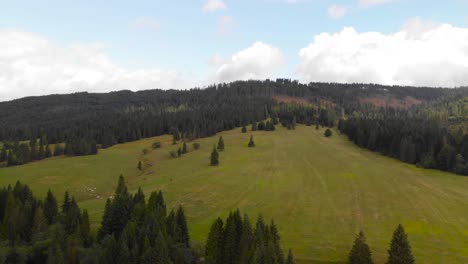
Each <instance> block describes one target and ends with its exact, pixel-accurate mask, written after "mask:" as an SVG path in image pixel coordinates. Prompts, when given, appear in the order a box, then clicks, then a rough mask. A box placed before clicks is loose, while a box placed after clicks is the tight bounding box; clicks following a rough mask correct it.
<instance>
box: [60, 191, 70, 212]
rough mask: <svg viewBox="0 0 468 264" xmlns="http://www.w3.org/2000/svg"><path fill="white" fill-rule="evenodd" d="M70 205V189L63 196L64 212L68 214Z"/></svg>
mask: <svg viewBox="0 0 468 264" xmlns="http://www.w3.org/2000/svg"><path fill="white" fill-rule="evenodd" d="M70 207H71V199H70V194H69V193H68V191H66V192H65V196H64V198H63V204H62V213H63V214H67V212H68V211H69V210H70Z"/></svg>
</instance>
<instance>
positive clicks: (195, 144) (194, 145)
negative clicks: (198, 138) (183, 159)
mask: <svg viewBox="0 0 468 264" xmlns="http://www.w3.org/2000/svg"><path fill="white" fill-rule="evenodd" d="M193 149H194V150H199V149H200V143H198V142H195V143H193Z"/></svg>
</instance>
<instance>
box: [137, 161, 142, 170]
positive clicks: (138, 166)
mask: <svg viewBox="0 0 468 264" xmlns="http://www.w3.org/2000/svg"><path fill="white" fill-rule="evenodd" d="M137 169H138V170H140V171H141V170H143V165H142V164H141V161H138V165H137Z"/></svg>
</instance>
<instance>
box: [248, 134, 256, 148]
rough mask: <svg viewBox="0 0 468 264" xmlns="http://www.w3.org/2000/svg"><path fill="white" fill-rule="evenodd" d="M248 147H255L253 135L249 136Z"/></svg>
mask: <svg viewBox="0 0 468 264" xmlns="http://www.w3.org/2000/svg"><path fill="white" fill-rule="evenodd" d="M247 146H248V147H249V148H254V147H255V142H254V139H253V135H251V136H250V140H249V144H248V145H247Z"/></svg>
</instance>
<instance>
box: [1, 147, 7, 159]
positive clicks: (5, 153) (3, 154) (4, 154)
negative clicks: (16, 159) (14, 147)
mask: <svg viewBox="0 0 468 264" xmlns="http://www.w3.org/2000/svg"><path fill="white" fill-rule="evenodd" d="M7 159H8V154H7V150H6V147H5V146H3V148H2V152H0V162H4V161H7Z"/></svg>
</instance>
